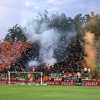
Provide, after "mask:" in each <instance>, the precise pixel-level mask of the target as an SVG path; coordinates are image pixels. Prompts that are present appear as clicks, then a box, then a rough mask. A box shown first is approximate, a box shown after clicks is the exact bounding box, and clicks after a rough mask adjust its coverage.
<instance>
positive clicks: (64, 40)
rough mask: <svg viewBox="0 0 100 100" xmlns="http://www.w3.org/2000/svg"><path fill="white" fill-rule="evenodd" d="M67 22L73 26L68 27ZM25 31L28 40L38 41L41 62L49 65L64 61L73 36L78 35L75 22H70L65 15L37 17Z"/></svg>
mask: <svg viewBox="0 0 100 100" xmlns="http://www.w3.org/2000/svg"><path fill="white" fill-rule="evenodd" d="M67 24H69V26H71V28H69V27H67V26H68V25H67ZM64 25H65V26H64ZM25 33H26V36H27V37H28V41H31V42H32V43H34V42H37V43H38V44H39V46H40V50H39V51H37V52H39V59H38V60H39V61H38V62H39V64H49V65H53V64H55V63H57V62H60V61H63V59H64V57H65V56H66V55H65V54H66V53H67V52H66V48H67V46H68V44H69V43H70V42H71V38H72V37H74V36H75V35H76V32H75V29H74V26H73V24H72V23H68V22H67V17H65V16H63V17H62V16H53V17H47V16H46V17H45V18H42V17H41V18H40V19H35V20H34V21H33V22H31V23H30V24H28V26H26V32H25ZM30 62H32V61H29V63H30ZM33 63H34V60H33ZM33 65H34V64H33Z"/></svg>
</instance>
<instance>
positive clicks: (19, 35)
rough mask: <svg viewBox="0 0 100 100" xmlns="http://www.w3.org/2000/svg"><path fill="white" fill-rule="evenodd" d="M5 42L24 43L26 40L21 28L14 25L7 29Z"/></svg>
mask: <svg viewBox="0 0 100 100" xmlns="http://www.w3.org/2000/svg"><path fill="white" fill-rule="evenodd" d="M4 40H5V41H11V42H14V41H23V42H24V41H26V40H27V38H26V36H25V35H24V31H23V30H22V28H21V26H19V25H17V24H16V25H15V26H13V27H12V28H10V29H8V34H7V35H6V37H5V39H4Z"/></svg>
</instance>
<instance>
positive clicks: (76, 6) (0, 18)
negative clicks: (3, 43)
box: [0, 0, 100, 40]
mask: <svg viewBox="0 0 100 100" xmlns="http://www.w3.org/2000/svg"><path fill="white" fill-rule="evenodd" d="M44 10H47V11H48V12H49V13H50V14H52V13H65V14H66V15H67V16H72V17H73V16H75V15H76V14H78V13H83V14H85V13H89V12H91V11H95V12H97V13H100V0H0V40H2V39H3V38H4V37H5V36H6V34H7V30H8V28H9V27H12V26H13V25H15V24H20V25H25V24H27V23H28V22H29V21H31V20H32V18H34V17H36V16H37V15H38V14H39V13H43V12H44Z"/></svg>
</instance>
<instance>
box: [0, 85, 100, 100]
mask: <svg viewBox="0 0 100 100" xmlns="http://www.w3.org/2000/svg"><path fill="white" fill-rule="evenodd" d="M0 100H100V87H66V86H26V85H25V86H0Z"/></svg>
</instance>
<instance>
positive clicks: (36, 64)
mask: <svg viewBox="0 0 100 100" xmlns="http://www.w3.org/2000/svg"><path fill="white" fill-rule="evenodd" d="M38 65H39V63H38V61H35V60H34V61H33V60H31V61H29V62H28V66H29V67H34V66H38Z"/></svg>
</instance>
